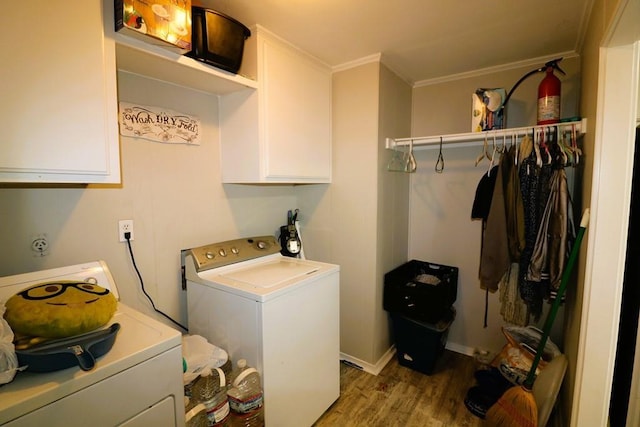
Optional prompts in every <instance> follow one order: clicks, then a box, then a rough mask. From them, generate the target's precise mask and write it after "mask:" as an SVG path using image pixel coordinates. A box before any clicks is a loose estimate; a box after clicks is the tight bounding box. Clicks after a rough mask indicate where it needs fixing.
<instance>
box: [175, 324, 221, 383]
mask: <svg viewBox="0 0 640 427" xmlns="http://www.w3.org/2000/svg"><path fill="white" fill-rule="evenodd" d="M182 358H183V359H184V363H185V365H186V368H185V372H184V374H183V381H184V385H187V384H189V383H191V381H193V380H195V379H196V378H198V375H200V371H202V369H204V368H205V367H209V368H211V369H213V368H219V367H221V366H222V365H224V364H225V363H227V360H228V359H229V356H228V355H227V352H226V351H224V350H223V349H221V348H220V347H216V346H215V345H213V344H211V343H209V342H208V341H207V340H206V339H205V338H204V337H201V336H200V335H186V336H183V337H182Z"/></svg>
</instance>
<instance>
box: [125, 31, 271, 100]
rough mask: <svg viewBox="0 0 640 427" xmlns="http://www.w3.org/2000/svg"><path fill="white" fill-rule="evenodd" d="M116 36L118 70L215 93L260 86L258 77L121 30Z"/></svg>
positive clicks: (219, 93) (220, 93)
mask: <svg viewBox="0 0 640 427" xmlns="http://www.w3.org/2000/svg"><path fill="white" fill-rule="evenodd" d="M113 37H114V39H115V42H116V65H117V67H118V70H121V71H126V72H130V73H133V74H138V75H141V76H145V77H149V78H152V79H156V80H161V81H164V82H168V83H172V84H176V85H179V86H183V87H187V88H190V89H195V90H198V91H202V92H206V93H211V94H215V95H227V94H229V93H233V92H238V91H241V90H245V89H256V88H257V87H258V83H257V82H256V81H255V80H251V79H248V78H246V77H243V76H240V75H237V74H233V73H229V72H226V71H224V70H221V69H218V68H215V67H213V66H210V65H206V64H204V63H202V62H200V61H196V60H195V59H192V58H189V57H186V56H183V55H180V54H179V53H176V52H173V51H171V50H169V49H167V48H164V47H162V46H158V45H154V44H151V43H147V42H144V41H142V40H138V39H136V38H133V37H129V36H127V35H124V34H121V33H115V34H113Z"/></svg>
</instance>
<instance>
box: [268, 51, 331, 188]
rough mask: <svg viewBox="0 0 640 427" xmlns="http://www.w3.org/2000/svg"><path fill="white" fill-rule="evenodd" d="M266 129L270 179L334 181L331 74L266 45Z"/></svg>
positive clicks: (301, 57)
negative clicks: (332, 168) (332, 174)
mask: <svg viewBox="0 0 640 427" xmlns="http://www.w3.org/2000/svg"><path fill="white" fill-rule="evenodd" d="M263 48H264V50H263V59H262V60H263V67H264V68H263V71H264V72H263V74H262V75H261V79H262V84H261V90H262V91H263V93H262V103H263V104H262V105H261V111H262V112H263V114H264V121H263V122H262V123H263V126H264V128H263V129H262V131H263V135H264V136H265V141H264V149H265V150H266V163H265V164H264V167H265V172H266V173H265V176H266V178H267V179H276V180H277V179H281V178H286V177H288V178H300V179H301V180H300V181H301V182H304V181H305V180H310V181H315V182H322V181H324V182H329V181H330V179H331V126H330V124H331V73H330V71H329V70H328V69H327V68H326V67H323V66H321V65H320V64H318V63H316V62H314V61H313V60H311V59H310V58H307V57H306V56H305V55H304V54H302V53H299V52H296V51H295V50H293V49H290V48H287V47H283V46H281V45H280V44H276V43H273V42H272V41H271V40H269V39H266V40H265V42H264V46H263Z"/></svg>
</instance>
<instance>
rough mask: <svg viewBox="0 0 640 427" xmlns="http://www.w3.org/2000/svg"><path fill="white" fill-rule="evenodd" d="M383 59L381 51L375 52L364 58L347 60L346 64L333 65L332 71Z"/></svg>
mask: <svg viewBox="0 0 640 427" xmlns="http://www.w3.org/2000/svg"><path fill="white" fill-rule="evenodd" d="M381 60H382V54H381V53H375V54H373V55H369V56H365V57H364V58H360V59H354V60H353V61H349V62H345V63H344V64H340V65H336V66H335V67H331V71H333V72H334V73H337V72H340V71H345V70H349V69H351V68H355V67H359V66H360V65H365V64H370V63H372V62H380V61H381Z"/></svg>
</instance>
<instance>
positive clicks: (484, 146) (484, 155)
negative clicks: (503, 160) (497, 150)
mask: <svg viewBox="0 0 640 427" xmlns="http://www.w3.org/2000/svg"><path fill="white" fill-rule="evenodd" d="M487 138H488V136H487V134H485V135H484V143H483V144H482V152H481V153H480V155H479V156H478V158H477V159H476V166H478V165H479V164H480V162H481V161H482V159H485V158H486V159H487V160H489V161H492V158H491V156H490V155H489V152H488V149H489V141H488V140H487Z"/></svg>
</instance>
